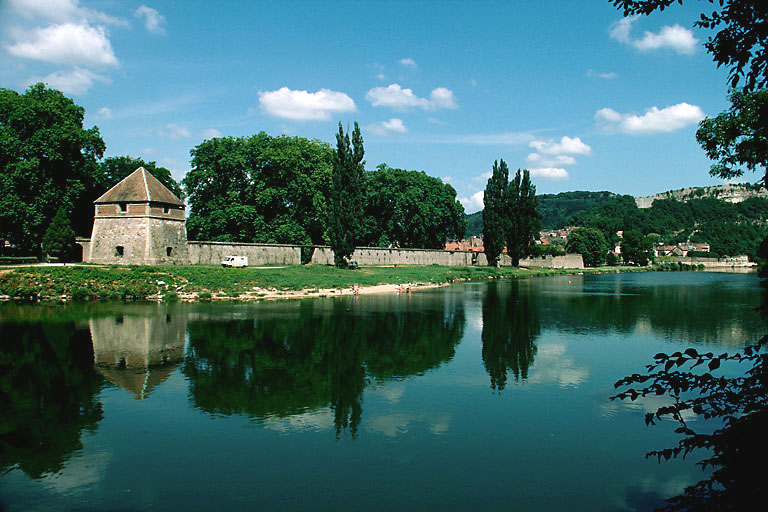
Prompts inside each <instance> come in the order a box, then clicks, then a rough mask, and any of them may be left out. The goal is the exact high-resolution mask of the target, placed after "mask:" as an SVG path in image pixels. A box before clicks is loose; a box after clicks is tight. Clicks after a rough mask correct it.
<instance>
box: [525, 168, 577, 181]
mask: <svg viewBox="0 0 768 512" xmlns="http://www.w3.org/2000/svg"><path fill="white" fill-rule="evenodd" d="M528 171H529V172H530V173H531V176H532V177H534V178H539V179H542V180H567V179H568V177H569V176H568V171H566V170H565V169H563V168H562V167H536V168H533V169H528Z"/></svg>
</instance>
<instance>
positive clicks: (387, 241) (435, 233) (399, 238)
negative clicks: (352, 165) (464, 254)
mask: <svg viewBox="0 0 768 512" xmlns="http://www.w3.org/2000/svg"><path fill="white" fill-rule="evenodd" d="M364 177H365V181H364V191H365V194H364V200H363V203H364V212H365V214H364V220H363V223H362V229H361V238H360V244H361V245H364V246H373V247H377V246H378V247H389V246H393V247H418V248H426V249H442V248H443V247H445V241H446V239H454V238H461V237H463V236H464V229H465V225H466V221H465V220H464V207H463V206H462V205H461V203H460V202H459V201H457V200H456V191H455V190H454V189H453V187H452V186H450V185H448V184H446V183H443V182H442V181H441V180H440V179H439V178H434V177H432V176H428V175H427V174H426V173H424V172H418V171H405V170H402V169H393V168H391V167H389V166H387V165H386V164H381V165H379V166H378V167H377V168H376V170H375V171H372V172H366V173H365V176H364Z"/></svg>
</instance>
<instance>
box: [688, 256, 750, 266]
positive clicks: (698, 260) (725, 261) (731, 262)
mask: <svg viewBox="0 0 768 512" xmlns="http://www.w3.org/2000/svg"><path fill="white" fill-rule="evenodd" d="M675 261H678V262H680V263H685V264H687V265H704V266H705V267H707V268H730V267H754V266H756V264H755V263H752V262H751V261H749V258H748V257H747V256H734V257H731V258H702V257H699V256H692V257H688V256H686V257H677V258H675Z"/></svg>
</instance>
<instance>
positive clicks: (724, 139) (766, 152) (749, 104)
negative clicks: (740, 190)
mask: <svg viewBox="0 0 768 512" xmlns="http://www.w3.org/2000/svg"><path fill="white" fill-rule="evenodd" d="M729 99H730V100H731V108H729V109H728V110H726V111H725V112H722V113H721V114H719V115H717V116H716V117H712V118H707V119H704V120H703V121H702V122H701V123H699V129H698V130H697V131H696V140H697V141H698V142H699V144H701V147H702V148H704V151H706V152H707V156H708V157H709V158H710V159H711V160H714V161H716V162H717V163H716V164H714V165H712V167H711V168H710V170H709V173H710V174H711V175H712V176H717V177H719V178H724V179H731V178H735V177H738V176H741V175H743V174H744V170H743V169H742V166H743V167H745V168H746V169H747V170H749V171H753V172H754V171H756V170H758V169H759V168H762V169H763V176H762V178H761V181H762V182H763V185H764V186H766V187H768V136H767V135H768V128H767V127H768V89H761V90H759V91H754V92H744V91H743V90H734V91H731V94H730V96H729Z"/></svg>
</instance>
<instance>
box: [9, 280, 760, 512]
mask: <svg viewBox="0 0 768 512" xmlns="http://www.w3.org/2000/svg"><path fill="white" fill-rule="evenodd" d="M759 302H760V288H759V286H758V280H757V277H755V276H754V275H734V274H710V273H643V274H616V275H598V276H567V277H555V278H539V279H527V280H519V281H517V280H512V281H495V282H488V283H469V284H461V285H453V286H450V287H447V288H442V289H437V290H425V291H419V292H414V293H412V294H410V295H403V296H398V295H379V296H363V297H355V298H353V297H344V298H342V299H339V298H334V299H312V300H309V299H307V300H301V301H291V302H273V303H260V304H234V305H229V304H197V305H183V304H179V305H170V306H168V305H154V304H153V305H83V306H78V305H73V306H68V307H62V306H56V307H54V306H15V305H4V306H2V307H0V332H2V337H1V339H2V341H0V509H3V510H8V511H12V510H14V511H15V510H146V509H154V510H168V509H192V510H222V509H223V510H236V509H243V508H246V509H255V508H260V509H267V510H270V509H272V510H277V509H279V510H291V509H294V510H307V509H312V510H329V509H340V508H345V509H365V510H416V509H425V508H430V509H432V508H438V507H439V508H440V509H442V510H466V509H468V508H475V509H484V510H532V511H548V510H552V511H565V510H584V511H620V510H621V511H624V510H651V509H652V508H653V506H654V505H657V504H658V503H659V501H660V500H662V499H663V498H664V497H667V496H670V495H673V494H676V493H678V492H680V491H681V490H682V488H683V487H684V486H685V485H688V484H691V483H694V482H695V481H697V480H698V479H700V477H701V473H700V470H699V469H698V468H696V467H695V466H694V461H693V460H685V461H672V462H668V463H665V464H661V465H659V464H658V463H657V462H656V461H655V460H645V458H644V453H645V452H646V451H648V450H651V449H655V448H661V447H667V446H671V445H672V444H673V443H674V442H675V435H674V434H673V433H672V428H673V425H672V424H671V423H666V424H662V425H661V426H657V427H652V428H649V427H645V426H644V421H643V415H644V413H645V411H646V410H655V409H656V408H657V407H658V406H659V405H661V402H659V401H657V400H656V399H654V400H648V401H645V402H636V403H631V404H625V403H616V402H612V401H610V400H609V399H608V397H609V396H610V395H611V394H612V392H613V383H614V382H615V381H616V380H617V379H619V378H621V377H623V376H624V375H626V374H629V373H634V372H640V371H642V370H643V365H645V364H646V363H648V362H649V360H650V357H651V356H652V355H653V354H655V353H656V352H659V351H674V350H679V349H680V348H681V347H685V346H689V345H691V344H696V345H700V346H705V347H707V349H708V350H712V351H723V350H733V349H735V348H738V347H741V346H743V345H745V344H746V343H748V342H750V341H753V340H755V339H756V338H757V337H758V336H759V335H761V334H763V331H764V326H763V325H762V324H761V322H760V321H759V318H758V315H757V314H756V313H755V312H754V311H753V308H754V307H756V306H757V305H758V303H759Z"/></svg>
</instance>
